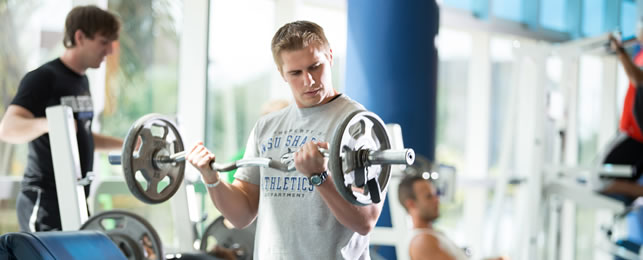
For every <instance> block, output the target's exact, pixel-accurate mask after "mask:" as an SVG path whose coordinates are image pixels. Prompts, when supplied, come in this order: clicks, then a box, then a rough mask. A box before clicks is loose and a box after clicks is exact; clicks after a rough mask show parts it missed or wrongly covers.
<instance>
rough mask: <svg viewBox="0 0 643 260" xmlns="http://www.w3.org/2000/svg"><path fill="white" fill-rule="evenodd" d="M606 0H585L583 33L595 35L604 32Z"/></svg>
mask: <svg viewBox="0 0 643 260" xmlns="http://www.w3.org/2000/svg"><path fill="white" fill-rule="evenodd" d="M603 10H605V1H603V0H583V27H582V30H583V34H584V35H585V36H595V35H599V34H601V33H603V20H604V19H605V14H604V11H603Z"/></svg>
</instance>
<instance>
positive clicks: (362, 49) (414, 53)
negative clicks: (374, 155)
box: [346, 0, 439, 160]
mask: <svg viewBox="0 0 643 260" xmlns="http://www.w3.org/2000/svg"><path fill="white" fill-rule="evenodd" d="M438 25H439V19H438V7H437V4H436V3H435V1H434V0H408V1H391V0H367V1H366V0H348V43H347V58H346V59H347V61H346V93H347V94H348V95H349V96H350V97H351V98H353V99H355V100H357V101H359V102H360V103H362V104H364V106H366V109H368V110H370V111H373V112H375V113H377V114H378V115H379V116H380V117H382V119H383V120H384V122H385V123H398V124H400V125H401V126H402V133H403V138H404V145H405V146H406V147H410V148H413V149H415V152H416V153H417V154H421V155H424V156H426V157H427V158H429V159H431V160H433V159H434V157H435V155H434V150H435V121H436V120H435V118H436V111H435V110H436V84H437V75H436V74H437V51H436V49H435V45H434V39H435V36H436V34H437V32H438Z"/></svg>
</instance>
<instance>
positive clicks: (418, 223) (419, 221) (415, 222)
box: [411, 217, 433, 229]
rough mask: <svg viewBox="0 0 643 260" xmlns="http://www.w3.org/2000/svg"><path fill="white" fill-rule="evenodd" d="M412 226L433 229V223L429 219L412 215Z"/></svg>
mask: <svg viewBox="0 0 643 260" xmlns="http://www.w3.org/2000/svg"><path fill="white" fill-rule="evenodd" d="M411 219H412V220H413V228H426V229H433V223H432V222H431V221H424V220H422V219H420V218H418V217H412V218H411Z"/></svg>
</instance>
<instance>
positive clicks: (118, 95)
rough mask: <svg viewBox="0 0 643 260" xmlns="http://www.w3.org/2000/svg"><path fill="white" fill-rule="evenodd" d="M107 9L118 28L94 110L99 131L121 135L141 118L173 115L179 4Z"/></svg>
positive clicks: (148, 3)
mask: <svg viewBox="0 0 643 260" xmlns="http://www.w3.org/2000/svg"><path fill="white" fill-rule="evenodd" d="M108 9H109V10H110V11H112V12H114V13H116V14H118V15H119V17H120V19H121V23H122V26H121V28H122V29H121V32H120V36H119V40H118V43H117V45H116V46H115V48H114V53H113V54H112V55H110V56H108V57H107V62H106V65H105V67H106V68H105V71H106V75H105V85H106V86H105V106H104V108H100V107H98V108H95V109H96V110H98V111H96V112H100V110H103V111H102V116H101V121H100V123H101V127H102V129H101V130H100V132H102V133H105V134H107V135H111V136H119V137H124V136H125V135H126V134H127V131H128V129H129V127H130V126H131V125H132V124H133V123H134V122H135V121H136V120H137V119H138V118H140V117H141V116H143V115H145V114H148V113H160V114H164V115H170V116H172V115H175V114H176V106H177V98H176V97H177V93H178V90H177V87H178V61H179V57H178V52H179V38H180V29H181V28H180V24H181V23H182V17H181V9H182V2H180V1H170V0H164V1H110V2H109V3H108ZM102 159H105V156H102Z"/></svg>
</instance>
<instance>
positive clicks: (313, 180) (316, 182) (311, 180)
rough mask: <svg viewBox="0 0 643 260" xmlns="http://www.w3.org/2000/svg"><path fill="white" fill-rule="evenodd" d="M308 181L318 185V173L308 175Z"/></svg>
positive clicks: (319, 181) (319, 180)
mask: <svg viewBox="0 0 643 260" xmlns="http://www.w3.org/2000/svg"><path fill="white" fill-rule="evenodd" d="M310 182H311V183H312V184H313V185H319V184H320V183H321V178H320V177H319V175H313V176H311V177H310Z"/></svg>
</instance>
